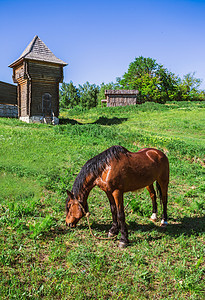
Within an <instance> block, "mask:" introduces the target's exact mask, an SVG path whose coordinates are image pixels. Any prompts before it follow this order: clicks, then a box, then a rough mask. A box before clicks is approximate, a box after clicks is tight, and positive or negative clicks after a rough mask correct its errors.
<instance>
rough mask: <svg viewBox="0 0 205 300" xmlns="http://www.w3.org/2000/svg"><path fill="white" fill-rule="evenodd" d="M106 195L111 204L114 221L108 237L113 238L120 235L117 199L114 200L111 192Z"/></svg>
mask: <svg viewBox="0 0 205 300" xmlns="http://www.w3.org/2000/svg"><path fill="white" fill-rule="evenodd" d="M106 195H107V197H108V199H109V202H110V209H111V213H112V221H113V224H112V227H111V228H110V230H109V233H108V237H112V236H114V235H118V233H119V225H118V221H117V207H116V204H115V199H114V197H113V195H112V194H111V193H109V192H106Z"/></svg>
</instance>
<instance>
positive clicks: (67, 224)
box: [66, 223, 76, 228]
mask: <svg viewBox="0 0 205 300" xmlns="http://www.w3.org/2000/svg"><path fill="white" fill-rule="evenodd" d="M66 226H69V227H70V228H76V224H73V223H66Z"/></svg>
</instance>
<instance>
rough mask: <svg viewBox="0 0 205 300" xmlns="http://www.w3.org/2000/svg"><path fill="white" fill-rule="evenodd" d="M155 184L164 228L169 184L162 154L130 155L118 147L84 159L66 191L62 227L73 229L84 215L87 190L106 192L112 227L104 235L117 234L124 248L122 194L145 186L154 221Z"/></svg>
mask: <svg viewBox="0 0 205 300" xmlns="http://www.w3.org/2000/svg"><path fill="white" fill-rule="evenodd" d="M155 181H156V186H157V188H158V190H159V195H160V200H161V202H162V204H163V215H162V221H161V226H166V225H167V191H168V183H169V161H168V158H167V157H166V155H165V154H164V153H163V152H161V151H160V150H157V149H153V148H146V149H142V150H140V151H138V152H136V153H133V152H130V151H128V150H127V149H125V148H124V147H122V146H112V147H111V148H109V149H107V150H105V151H104V152H102V153H100V154H99V155H97V156H95V157H93V158H92V159H90V160H88V161H87V162H86V163H85V165H84V166H83V167H82V169H81V171H80V173H79V174H78V176H77V177H76V179H75V182H74V184H73V188H72V191H71V192H69V191H67V194H68V198H67V200H66V224H67V225H69V226H70V227H76V224H77V222H78V221H79V220H80V219H81V218H82V217H83V216H84V215H85V212H88V204H87V198H88V195H89V193H90V191H91V190H92V189H93V187H94V186H98V187H99V188H100V189H101V190H103V191H104V192H105V193H106V195H107V197H108V199H109V202H110V207H111V212H112V219H113V224H112V227H111V229H110V230H109V234H108V236H109V237H111V236H114V235H117V234H118V233H119V231H120V232H121V239H120V246H121V247H123V246H126V244H127V243H128V230H127V227H126V224H125V213H124V204H123V194H124V193H126V192H129V191H136V190H139V189H142V188H145V187H146V188H147V190H148V191H149V193H150V196H151V199H152V207H153V211H152V216H151V220H153V221H156V219H157V202H156V193H155V190H154V187H153V183H154V182H155ZM82 207H83V208H84V209H82Z"/></svg>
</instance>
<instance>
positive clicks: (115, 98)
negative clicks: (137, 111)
mask: <svg viewBox="0 0 205 300" xmlns="http://www.w3.org/2000/svg"><path fill="white" fill-rule="evenodd" d="M137 94H138V91H137V90H105V97H106V99H105V100H103V101H104V102H106V103H107V106H108V107H110V106H126V105H135V104H137V103H138V101H137Z"/></svg>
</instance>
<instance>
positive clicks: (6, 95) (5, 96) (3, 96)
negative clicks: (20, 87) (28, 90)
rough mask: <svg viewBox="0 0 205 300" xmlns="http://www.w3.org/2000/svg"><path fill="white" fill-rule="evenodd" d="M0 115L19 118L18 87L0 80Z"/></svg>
mask: <svg viewBox="0 0 205 300" xmlns="http://www.w3.org/2000/svg"><path fill="white" fill-rule="evenodd" d="M0 117H6V118H17V117H18V108H17V87H16V85H13V84H10V83H6V82H2V81H0Z"/></svg>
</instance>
